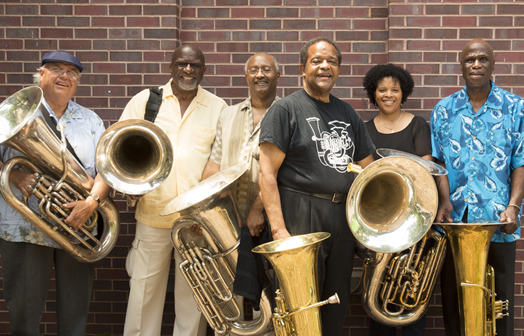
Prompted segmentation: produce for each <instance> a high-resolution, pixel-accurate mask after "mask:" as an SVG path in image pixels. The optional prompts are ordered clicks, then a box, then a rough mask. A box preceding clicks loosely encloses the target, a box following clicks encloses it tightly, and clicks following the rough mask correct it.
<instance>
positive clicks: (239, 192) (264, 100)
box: [202, 53, 280, 307]
mask: <svg viewBox="0 0 524 336" xmlns="http://www.w3.org/2000/svg"><path fill="white" fill-rule="evenodd" d="M244 70H245V78H246V82H247V84H248V86H249V98H247V99H246V100H245V101H244V102H242V103H240V104H237V105H233V106H230V107H228V108H226V109H224V110H223V111H222V113H221V114H220V118H219V119H218V125H217V136H216V139H215V143H214V145H213V150H212V152H211V157H210V158H209V161H208V163H207V165H206V168H205V169H204V173H203V174H202V179H205V178H207V177H209V176H211V175H214V174H216V173H218V172H219V171H221V170H224V169H227V168H229V167H232V166H234V165H236V164H238V163H241V162H248V163H249V168H248V170H247V171H246V173H244V174H243V175H242V176H241V177H240V179H239V180H238V182H237V184H236V186H235V188H236V190H235V195H236V199H235V200H236V205H237V208H238V211H239V214H240V216H241V217H242V220H243V221H244V223H245V224H246V225H247V228H248V229H249V233H250V234H251V236H252V237H259V236H260V235H261V232H262V231H263V230H264V229H265V226H266V220H265V218H264V204H263V203H262V198H261V197H260V188H259V186H258V171H259V169H258V166H259V165H258V157H259V155H260V154H259V147H258V139H259V136H260V121H261V120H263V118H264V115H265V114H266V111H267V110H268V109H269V107H270V106H272V105H273V104H274V103H275V102H276V101H277V100H278V99H279V98H278V96H277V83H278V80H279V78H280V67H279V64H278V62H277V60H276V59H275V58H274V57H273V56H271V55H268V54H265V53H259V54H255V55H253V56H251V57H250V58H249V59H248V60H247V62H246V64H245V67H244ZM246 234H247V233H246ZM244 237H245V236H244V235H242V239H244ZM248 239H249V238H248ZM255 241H257V240H256V239H255ZM251 245H252V244H251ZM249 250H251V249H249ZM249 252H250V251H249ZM249 252H247V253H249ZM251 253H252V252H251ZM239 258H242V255H240V256H239ZM253 258H254V256H253ZM253 260H254V259H253ZM237 271H238V269H237ZM253 276H255V275H253ZM237 281H240V280H238V278H236V280H235V290H236V289H237V288H239V287H238V284H237ZM240 286H241V287H242V285H240ZM244 289H245V290H246V291H247V292H244V291H243V290H244ZM241 290H242V293H238V294H242V295H244V296H246V297H248V298H252V299H254V300H256V298H254V297H250V296H251V294H253V296H256V294H255V293H252V290H250V289H249V288H241ZM235 293H236V292H235ZM238 301H239V302H238V304H239V306H240V307H242V305H243V304H242V301H243V300H242V297H240V296H239V300H238Z"/></svg>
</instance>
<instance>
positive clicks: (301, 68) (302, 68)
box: [300, 64, 306, 77]
mask: <svg viewBox="0 0 524 336" xmlns="http://www.w3.org/2000/svg"><path fill="white" fill-rule="evenodd" d="M300 71H301V72H302V77H304V76H305V75H306V73H305V72H304V67H303V66H302V64H300Z"/></svg>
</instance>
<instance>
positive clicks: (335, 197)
mask: <svg viewBox="0 0 524 336" xmlns="http://www.w3.org/2000/svg"><path fill="white" fill-rule="evenodd" d="M279 187H280V188H282V189H286V190H289V191H292V192H296V193H299V194H304V195H309V196H313V197H317V198H322V199H327V200H330V201H331V202H333V203H343V202H345V201H346V197H347V195H346V194H341V193H333V194H317V193H310V192H307V191H302V190H296V189H293V188H289V187H284V186H282V185H280V186H279Z"/></svg>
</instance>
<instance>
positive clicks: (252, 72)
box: [247, 68, 273, 75]
mask: <svg viewBox="0 0 524 336" xmlns="http://www.w3.org/2000/svg"><path fill="white" fill-rule="evenodd" d="M259 71H262V73H263V74H264V75H269V74H271V73H272V72H273V69H272V68H262V69H260V68H251V69H247V73H248V74H250V75H256V74H257V73H258V72H259Z"/></svg>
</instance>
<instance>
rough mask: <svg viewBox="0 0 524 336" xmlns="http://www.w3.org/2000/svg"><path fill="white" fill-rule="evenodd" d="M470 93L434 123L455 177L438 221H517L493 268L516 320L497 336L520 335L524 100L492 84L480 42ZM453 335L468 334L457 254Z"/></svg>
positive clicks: (446, 304)
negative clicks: (517, 300)
mask: <svg viewBox="0 0 524 336" xmlns="http://www.w3.org/2000/svg"><path fill="white" fill-rule="evenodd" d="M460 66H461V69H462V77H463V78H464V81H465V82H466V86H465V87H464V88H463V89H462V90H460V91H458V92H456V93H454V94H452V95H451V96H449V97H447V98H444V99H443V100H441V101H440V102H439V103H438V104H437V105H436V106H435V108H434V109H433V114H432V116H431V131H432V147H433V153H432V155H433V156H434V157H435V158H436V159H437V162H438V163H439V164H441V165H443V166H444V167H446V169H447V170H448V175H447V176H443V177H439V178H438V179H437V186H438V189H439V201H440V205H439V209H438V212H437V218H436V219H435V222H440V223H443V222H463V223H470V222H478V221H480V222H499V221H500V222H511V224H506V225H501V226H500V227H499V228H498V229H497V231H495V234H494V235H493V237H492V239H491V244H490V248H489V254H488V264H490V265H491V266H493V267H494V269H495V292H496V294H497V297H496V298H497V300H509V309H508V311H509V316H506V317H504V318H503V319H498V320H497V325H496V327H497V335H503V336H505V335H508V336H509V335H513V307H514V299H513V297H514V295H513V293H514V283H515V254H516V241H517V240H518V239H519V238H520V225H519V219H520V209H521V204H522V198H523V197H524V184H523V182H524V166H523V165H524V143H523V141H524V138H523V136H522V134H523V132H524V120H523V115H524V100H523V99H522V98H521V97H519V96H517V95H514V94H512V93H510V92H508V91H506V90H503V89H501V88H499V87H498V86H497V85H495V83H494V82H493V81H491V79H490V78H491V73H492V71H493V68H494V66H495V58H494V55H493V49H492V48H491V46H490V45H489V44H488V43H487V42H485V41H483V40H480V39H475V40H472V41H470V42H469V43H467V44H466V46H464V49H463V50H462V54H461V57H460ZM440 281H441V291H442V308H443V314H444V325H445V328H446V335H460V334H461V330H460V329H461V328H460V317H459V303H458V302H457V284H456V281H455V268H454V265H453V255H452V253H451V250H450V248H449V247H448V251H447V254H446V260H445V262H444V266H443V268H442V273H441V277H440Z"/></svg>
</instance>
